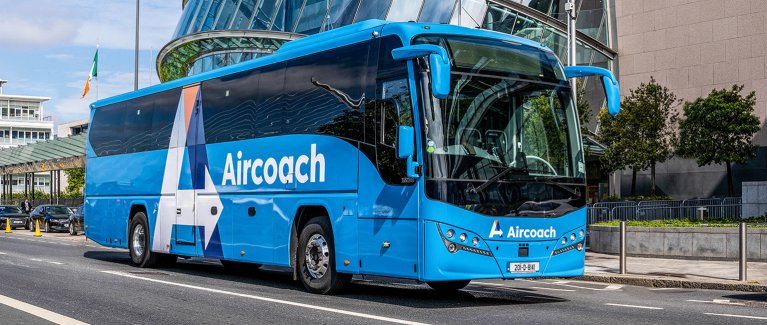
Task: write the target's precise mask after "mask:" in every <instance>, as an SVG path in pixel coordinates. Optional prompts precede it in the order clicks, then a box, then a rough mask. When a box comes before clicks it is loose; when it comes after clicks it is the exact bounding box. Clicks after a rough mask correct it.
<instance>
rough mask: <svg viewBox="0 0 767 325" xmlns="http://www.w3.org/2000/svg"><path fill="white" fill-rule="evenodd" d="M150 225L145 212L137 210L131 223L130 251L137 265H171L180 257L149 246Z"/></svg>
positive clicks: (144, 266) (132, 259) (143, 266)
mask: <svg viewBox="0 0 767 325" xmlns="http://www.w3.org/2000/svg"><path fill="white" fill-rule="evenodd" d="M149 235H150V234H149V227H148V222H147V218H146V214H144V212H136V214H134V215H133V219H131V223H130V233H129V236H128V252H129V253H130V257H131V261H132V262H133V264H134V265H135V266H138V267H142V268H146V267H156V266H160V267H163V266H171V265H173V264H174V263H176V260H177V259H178V258H177V257H176V256H175V255H168V254H160V253H155V252H152V250H151V247H149V238H150V237H149Z"/></svg>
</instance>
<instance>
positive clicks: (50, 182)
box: [48, 171, 53, 204]
mask: <svg viewBox="0 0 767 325" xmlns="http://www.w3.org/2000/svg"><path fill="white" fill-rule="evenodd" d="M50 174H51V179H50V180H48V203H49V204H53V171H51V172H50Z"/></svg>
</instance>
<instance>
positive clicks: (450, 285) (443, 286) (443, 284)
mask: <svg viewBox="0 0 767 325" xmlns="http://www.w3.org/2000/svg"><path fill="white" fill-rule="evenodd" d="M469 282H471V281H470V280H460V281H430V282H426V284H428V285H429V286H430V287H431V288H432V289H434V290H437V291H442V292H450V291H458V290H461V289H463V288H464V287H466V286H467V285H469Z"/></svg>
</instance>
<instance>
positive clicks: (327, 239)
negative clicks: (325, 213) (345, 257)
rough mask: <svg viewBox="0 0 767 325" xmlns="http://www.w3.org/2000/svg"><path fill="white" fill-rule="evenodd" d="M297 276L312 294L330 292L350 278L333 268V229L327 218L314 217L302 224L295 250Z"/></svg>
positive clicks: (339, 287)
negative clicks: (304, 224)
mask: <svg viewBox="0 0 767 325" xmlns="http://www.w3.org/2000/svg"><path fill="white" fill-rule="evenodd" d="M296 255H297V256H296V264H297V265H296V267H298V277H299V279H301V283H302V284H303V285H304V287H305V288H306V290H308V291H309V292H312V293H319V294H333V293H337V292H339V291H341V289H343V287H344V286H345V285H346V284H347V283H349V281H350V280H351V275H350V274H341V273H338V271H336V257H335V246H334V242H333V231H332V229H331V228H330V224H329V221H328V219H327V217H316V218H313V219H312V220H309V222H308V223H307V224H306V226H304V228H303V230H301V235H300V236H299V242H298V249H297V250H296Z"/></svg>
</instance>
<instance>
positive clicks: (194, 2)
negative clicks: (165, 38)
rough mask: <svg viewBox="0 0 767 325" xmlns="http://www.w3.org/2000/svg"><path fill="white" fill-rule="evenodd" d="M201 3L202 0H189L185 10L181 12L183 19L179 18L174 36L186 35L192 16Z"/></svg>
mask: <svg viewBox="0 0 767 325" xmlns="http://www.w3.org/2000/svg"><path fill="white" fill-rule="evenodd" d="M199 5H200V0H189V2H188V3H187V4H186V7H185V8H184V12H183V13H182V14H181V19H179V21H178V25H176V31H175V32H173V38H179V37H181V36H184V35H186V32H187V30H188V29H189V24H190V23H191V20H192V16H194V14H195V13H196V12H197V7H198V6H199Z"/></svg>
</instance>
